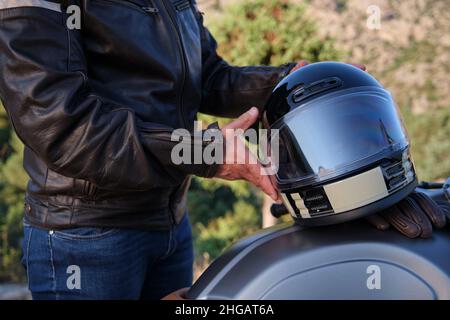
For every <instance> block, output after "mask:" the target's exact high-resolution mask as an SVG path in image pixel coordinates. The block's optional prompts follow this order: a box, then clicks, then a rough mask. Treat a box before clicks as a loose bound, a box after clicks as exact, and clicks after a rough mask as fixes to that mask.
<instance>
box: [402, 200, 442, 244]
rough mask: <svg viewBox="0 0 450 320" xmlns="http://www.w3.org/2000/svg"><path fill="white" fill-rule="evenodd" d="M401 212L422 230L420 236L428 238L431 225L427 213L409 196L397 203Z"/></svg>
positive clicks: (430, 232)
mask: <svg viewBox="0 0 450 320" xmlns="http://www.w3.org/2000/svg"><path fill="white" fill-rule="evenodd" d="M397 207H398V208H399V209H400V211H401V212H403V214H404V215H405V216H407V217H408V218H409V219H411V220H412V221H414V222H415V223H416V224H417V225H418V226H419V227H420V229H421V230H422V232H421V234H420V237H421V238H429V237H431V235H432V233H433V226H432V225H431V222H430V220H429V219H428V217H427V215H426V214H425V213H424V212H423V211H422V209H421V208H420V206H419V205H418V204H417V203H416V202H415V201H414V200H413V199H412V198H410V197H407V198H405V199H403V200H402V201H400V202H399V203H398V204H397Z"/></svg>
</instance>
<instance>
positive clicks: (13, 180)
mask: <svg viewBox="0 0 450 320" xmlns="http://www.w3.org/2000/svg"><path fill="white" fill-rule="evenodd" d="M207 18H208V17H207ZM207 24H208V26H209V27H210V30H211V31H212V33H213V34H214V35H215V36H216V38H217V40H218V42H219V44H220V47H219V52H220V54H221V55H222V56H223V57H224V58H225V59H226V60H228V61H229V62H230V63H232V64H235V65H278V64H282V63H285V62H288V61H296V60H299V59H307V60H310V61H312V62H313V61H319V60H337V59H339V57H340V54H339V51H338V50H336V49H335V45H334V42H333V40H332V39H329V38H323V37H320V36H318V34H317V25H316V24H315V23H314V22H313V21H312V20H310V19H309V18H308V17H307V16H306V14H305V8H304V6H303V5H299V4H293V3H291V2H289V1H286V0H253V1H245V2H243V3H240V4H237V5H234V6H231V7H228V8H227V10H226V11H225V12H224V14H223V15H222V16H221V17H220V18H219V19H214V20H212V21H208V20H207ZM410 54H411V53H410V52H405V55H406V56H408V55H410ZM398 63H401V61H399V62H398ZM381 81H382V82H383V79H381ZM427 89H428V90H430V92H431V91H432V89H433V88H431V87H430V88H427ZM402 98H404V97H402ZM428 98H430V99H432V95H430V96H429V97H428ZM402 101H403V100H402ZM401 107H402V111H403V114H404V117H405V122H406V126H407V128H408V131H409V133H410V136H411V140H412V142H413V155H414V158H415V162H416V166H417V169H418V172H419V175H420V177H421V178H422V179H424V180H435V179H438V178H443V177H446V176H449V175H450V157H449V156H448V153H449V150H450V139H449V137H450V124H449V123H450V122H449V120H450V106H445V108H441V109H435V110H431V111H427V112H425V113H423V114H420V115H413V114H412V113H411V111H410V108H409V105H408V104H407V103H402V105H401ZM200 118H201V119H202V120H204V121H205V122H207V123H210V122H212V121H214V120H215V119H213V118H211V117H208V116H203V115H202V116H201V117H200ZM219 120H220V123H221V124H223V123H225V122H226V121H227V120H225V119H219ZM22 151H23V147H22V145H21V143H20V142H19V140H18V139H17V137H16V135H15V134H13V132H12V128H11V126H10V125H9V124H8V120H7V115H6V113H5V111H4V110H3V108H2V107H1V106H0V282H1V281H21V280H23V279H24V272H23V270H22V267H21V266H20V254H21V253H20V242H21V238H22V236H21V233H22V230H21V228H22V226H21V220H22V216H23V196H24V190H25V185H26V180H27V177H26V174H25V171H24V170H23V169H22ZM262 201H263V200H262V195H261V194H260V192H259V191H257V190H256V189H255V188H253V187H251V186H250V185H248V184H247V183H245V182H240V181H239V182H225V181H221V180H207V179H199V178H194V180H193V184H192V187H191V192H190V194H189V204H188V205H189V212H190V218H191V222H192V224H193V226H194V237H195V248H196V256H197V264H198V266H199V268H202V267H205V266H206V264H207V263H208V262H209V259H212V258H215V257H217V256H218V255H219V254H220V253H221V252H222V251H223V250H224V248H226V247H227V246H229V245H230V244H231V243H233V242H234V241H236V240H237V239H239V238H241V237H243V236H246V235H248V234H250V233H253V232H254V231H256V230H257V229H259V228H260V226H261V214H260V212H261V207H262ZM205 259H206V260H207V261H206V263H205V261H203V260H205Z"/></svg>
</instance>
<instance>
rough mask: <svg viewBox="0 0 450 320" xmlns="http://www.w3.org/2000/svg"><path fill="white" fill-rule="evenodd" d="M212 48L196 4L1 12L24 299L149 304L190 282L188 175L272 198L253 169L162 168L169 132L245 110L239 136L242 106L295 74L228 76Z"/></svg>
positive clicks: (42, 5) (92, 2)
mask: <svg viewBox="0 0 450 320" xmlns="http://www.w3.org/2000/svg"><path fill="white" fill-rule="evenodd" d="M69 5H75V6H77V7H76V8H79V12H80V13H81V26H80V28H73V27H70V25H69V23H68V19H69V18H71V14H70V13H68V12H69V11H67V10H66V9H67V6H69ZM70 12H76V11H70ZM216 47H217V45H216V42H215V40H214V38H213V37H212V36H211V34H210V33H209V31H208V30H207V29H206V28H205V27H204V26H203V19H202V15H201V13H200V12H199V11H198V9H197V7H196V5H195V3H194V2H193V1H192V0H178V1H175V0H173V1H169V0H151V1H150V0H132V1H131V0H130V1H128V0H78V1H50V0H20V1H14V0H4V1H2V2H1V3H0V98H1V100H2V101H3V103H4V106H5V108H6V110H7V112H8V115H9V117H10V120H11V123H12V125H13V126H14V129H15V132H16V133H17V135H18V136H19V138H20V139H21V140H22V141H23V143H24V144H25V151H24V167H25V169H26V171H27V173H28V174H29V176H30V178H31V179H30V182H29V184H28V187H27V193H26V198H25V219H24V225H25V237H24V246H23V251H24V259H23V263H24V265H25V267H26V269H27V273H28V279H29V286H30V289H31V291H32V294H33V298H35V299H72V298H73V299H80V298H94V299H103V298H106V299H115V298H129V299H138V298H152V299H158V298H160V297H163V296H164V295H166V294H167V293H169V292H172V291H174V290H176V289H178V288H181V287H186V286H189V285H190V283H191V281H192V259H193V258H192V256H193V255H192V238H191V232H190V226H189V222H188V218H187V216H186V215H185V210H186V191H187V189H188V186H189V177H190V176H191V175H197V176H201V177H209V178H211V177H219V178H224V179H228V180H235V179H246V180H248V181H250V182H252V183H254V184H255V185H257V186H258V187H260V188H261V189H262V190H263V191H265V192H266V193H268V194H269V195H271V196H272V197H273V198H274V199H276V198H277V193H276V191H275V189H274V188H273V186H272V185H271V184H270V180H269V179H268V178H267V177H264V176H258V175H257V174H256V172H257V170H256V169H257V166H256V167H249V166H248V165H240V166H237V165H228V164H223V165H217V164H210V165H209V164H205V163H202V164H182V165H175V164H174V163H172V161H171V150H172V147H173V146H174V145H175V144H176V142H174V141H172V140H171V134H172V132H173V131H174V130H175V129H177V128H186V129H188V130H190V131H192V130H193V122H194V120H195V119H196V114H197V112H204V113H207V114H212V115H216V116H223V117H229V118H236V117H239V116H240V115H241V114H243V115H242V116H240V118H239V119H238V120H236V121H235V122H233V123H232V124H231V125H230V128H242V129H246V128H248V127H249V126H250V125H251V124H252V123H253V122H255V121H256V119H257V118H258V110H257V109H255V108H252V109H250V107H252V106H257V107H258V108H260V109H261V108H262V107H263V106H264V104H265V101H266V98H267V97H268V95H269V94H270V92H271V89H272V88H273V87H274V86H275V84H276V83H277V82H278V81H279V80H280V79H281V78H282V77H284V76H285V75H287V74H288V73H289V72H290V71H291V70H292V69H293V68H294V66H296V64H295V63H288V64H286V65H282V66H280V67H265V66H258V67H234V66H230V65H229V64H227V63H226V62H225V61H224V60H223V59H222V58H221V57H220V56H219V55H218V54H217V53H216ZM300 65H301V64H300ZM300 65H299V66H300ZM249 109H250V111H248V112H246V111H247V110H249ZM245 112H246V113H245Z"/></svg>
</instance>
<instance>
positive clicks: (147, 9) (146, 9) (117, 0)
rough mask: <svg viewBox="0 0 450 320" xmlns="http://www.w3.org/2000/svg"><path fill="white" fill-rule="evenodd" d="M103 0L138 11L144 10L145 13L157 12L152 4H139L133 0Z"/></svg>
mask: <svg viewBox="0 0 450 320" xmlns="http://www.w3.org/2000/svg"><path fill="white" fill-rule="evenodd" d="M105 1H109V2H114V3H117V4H121V5H124V6H127V7H130V8H133V9H136V10H139V11H144V12H145V13H152V14H156V13H158V12H159V10H158V8H156V7H154V6H141V5H139V4H137V3H134V2H133V1H120V0H105Z"/></svg>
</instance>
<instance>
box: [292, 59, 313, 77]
mask: <svg viewBox="0 0 450 320" xmlns="http://www.w3.org/2000/svg"><path fill="white" fill-rule="evenodd" d="M308 64H309V61H307V60H300V61H299V62H297V64H296V65H295V67H293V68H292V69H291V71H290V72H289V74H291V73H292V72H294V71H297V70H298V69H300V68H302V67H304V66H306V65H308Z"/></svg>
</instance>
